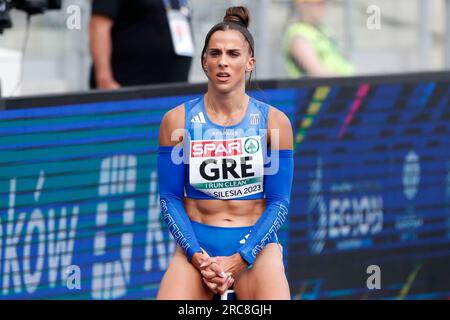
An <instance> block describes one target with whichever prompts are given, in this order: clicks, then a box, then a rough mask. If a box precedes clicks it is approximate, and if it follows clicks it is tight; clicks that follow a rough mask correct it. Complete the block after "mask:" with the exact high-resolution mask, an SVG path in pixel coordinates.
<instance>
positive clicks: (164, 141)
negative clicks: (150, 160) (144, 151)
mask: <svg viewBox="0 0 450 320" xmlns="http://www.w3.org/2000/svg"><path fill="white" fill-rule="evenodd" d="M183 128H184V104H181V105H179V106H177V107H175V108H172V109H170V110H169V111H167V112H166V113H165V114H164V116H163V119H162V120H161V124H160V126H159V138H158V142H159V145H160V146H166V145H175V144H176V143H177V142H178V141H179V140H178V141H172V134H173V133H174V132H176V130H179V129H181V130H182V129H183ZM180 134H181V133H180ZM181 135H182V134H181ZM180 138H182V137H180Z"/></svg>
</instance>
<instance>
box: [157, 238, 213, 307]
mask: <svg viewBox="0 0 450 320" xmlns="http://www.w3.org/2000/svg"><path fill="white" fill-rule="evenodd" d="M212 296H213V293H212V292H211V291H210V290H209V289H208V288H207V287H206V286H205V285H204V284H203V281H202V279H201V275H200V273H199V272H198V270H197V269H196V268H195V267H194V266H193V265H192V264H191V263H189V261H187V259H186V256H185V255H184V253H183V251H182V250H181V248H180V247H178V246H177V247H176V249H175V253H174V256H173V258H172V261H171V262H170V264H169V267H168V268H167V271H166V273H165V274H164V277H163V279H162V281H161V284H160V287H159V290H158V294H157V297H156V299H158V300H199V299H212Z"/></svg>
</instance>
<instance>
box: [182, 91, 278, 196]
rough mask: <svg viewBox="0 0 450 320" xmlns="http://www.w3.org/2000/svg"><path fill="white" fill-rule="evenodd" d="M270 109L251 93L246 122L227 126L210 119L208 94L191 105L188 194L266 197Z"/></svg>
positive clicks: (188, 106) (187, 137)
mask: <svg viewBox="0 0 450 320" xmlns="http://www.w3.org/2000/svg"><path fill="white" fill-rule="evenodd" d="M269 107H270V106H269V105H268V104H266V103H263V102H261V101H258V100H256V99H253V98H251V97H250V100H249V103H248V106H247V110H246V112H245V115H244V116H243V118H242V119H241V121H240V122H239V123H237V124H235V125H231V126H227V127H225V128H224V127H222V126H220V125H218V124H216V123H214V122H212V121H210V120H209V119H208V116H207V114H206V111H205V104H204V97H203V96H202V97H200V98H197V99H193V100H191V101H188V102H186V103H185V137H184V141H183V157H184V161H185V162H184V163H185V179H184V181H185V183H184V185H185V197H186V198H194V199H225V200H232V199H233V200H244V199H245V200H249V199H261V198H264V164H265V163H266V159H267V115H268V111H269Z"/></svg>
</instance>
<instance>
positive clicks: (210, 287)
mask: <svg viewBox="0 0 450 320" xmlns="http://www.w3.org/2000/svg"><path fill="white" fill-rule="evenodd" d="M202 280H203V282H204V283H205V284H206V286H207V287H208V288H209V289H210V290H211V291H212V292H214V293H218V291H217V284H216V283H211V282H209V281H206V279H205V278H202Z"/></svg>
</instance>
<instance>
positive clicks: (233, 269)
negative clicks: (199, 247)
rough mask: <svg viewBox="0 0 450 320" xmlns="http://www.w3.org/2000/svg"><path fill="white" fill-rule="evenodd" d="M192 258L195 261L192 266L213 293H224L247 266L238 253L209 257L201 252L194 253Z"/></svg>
mask: <svg viewBox="0 0 450 320" xmlns="http://www.w3.org/2000/svg"><path fill="white" fill-rule="evenodd" d="M196 255H197V257H196ZM193 258H195V260H196V262H197V263H194V266H196V268H197V269H198V270H199V271H200V273H201V275H202V280H203V282H204V283H205V285H206V286H207V287H208V288H209V289H210V290H211V291H212V292H213V293H215V294H224V293H225V292H226V291H227V290H228V289H229V288H230V287H231V286H232V285H233V283H234V280H235V279H236V278H237V277H238V276H239V274H240V273H241V272H242V271H243V270H245V269H246V267H247V264H246V262H245V261H244V260H243V259H242V258H241V256H240V254H238V253H235V254H233V255H231V256H216V257H210V256H209V255H208V254H207V253H206V252H203V253H198V254H195V255H194V257H193ZM193 262H194V259H193Z"/></svg>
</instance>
